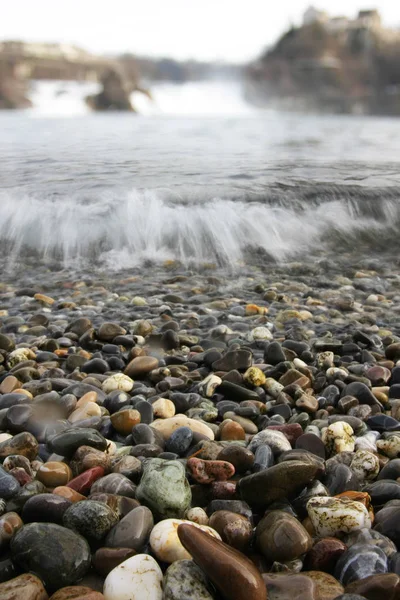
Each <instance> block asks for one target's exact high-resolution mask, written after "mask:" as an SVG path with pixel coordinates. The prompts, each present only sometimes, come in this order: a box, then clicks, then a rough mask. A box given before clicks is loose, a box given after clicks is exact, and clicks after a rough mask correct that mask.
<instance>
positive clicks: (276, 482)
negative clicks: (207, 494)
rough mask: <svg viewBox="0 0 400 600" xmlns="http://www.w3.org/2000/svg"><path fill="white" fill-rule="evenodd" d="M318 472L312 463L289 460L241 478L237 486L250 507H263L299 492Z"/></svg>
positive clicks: (317, 467)
mask: <svg viewBox="0 0 400 600" xmlns="http://www.w3.org/2000/svg"><path fill="white" fill-rule="evenodd" d="M319 472H320V467H319V466H318V465H317V464H313V463H304V462H301V461H298V460H291V461H287V462H282V463H280V464H278V465H274V466H273V467H270V468H269V469H266V470H263V471H260V472H259V473H255V474H254V475H248V476H246V477H243V478H242V479H241V480H240V482H239V485H238V488H239V493H240V496H241V498H242V500H244V501H245V502H248V503H249V504H250V505H261V506H263V505H264V506H265V505H268V504H271V503H272V502H275V501H276V500H282V499H283V498H289V497H290V496H291V495H292V494H294V493H296V491H300V490H301V488H303V487H305V486H306V485H307V484H308V483H310V481H312V480H313V479H314V477H316V476H317V474H318V473H319Z"/></svg>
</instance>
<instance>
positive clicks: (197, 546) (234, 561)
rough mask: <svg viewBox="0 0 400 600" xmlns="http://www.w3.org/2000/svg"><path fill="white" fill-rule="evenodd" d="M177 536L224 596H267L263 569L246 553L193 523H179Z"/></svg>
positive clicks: (230, 599) (241, 599) (242, 599)
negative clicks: (194, 525) (255, 564)
mask: <svg viewBox="0 0 400 600" xmlns="http://www.w3.org/2000/svg"><path fill="white" fill-rule="evenodd" d="M178 536H179V539H180V541H181V543H182V544H183V546H184V547H185V548H186V550H187V551H188V552H189V553H190V554H191V555H192V557H193V560H194V561H195V563H196V564H198V565H199V567H200V568H201V569H202V570H203V571H204V572H205V574H206V575H207V577H209V579H210V580H211V581H212V582H213V583H214V585H215V586H216V587H217V588H218V589H219V591H220V592H221V594H222V595H223V597H224V598H225V600H249V599H250V598H251V600H266V599H267V590H266V587H265V584H264V581H263V579H262V577H261V574H260V572H259V571H258V570H257V569H256V567H255V566H254V564H253V563H252V562H251V561H250V560H249V559H248V558H246V556H244V554H242V553H241V552H238V551H237V550H234V549H233V548H231V547H230V546H228V545H227V544H224V543H223V542H220V541H219V540H216V539H215V538H213V537H211V536H210V535H208V534H207V533H204V532H203V531H201V530H200V529H198V528H197V527H193V525H186V524H182V525H179V527H178Z"/></svg>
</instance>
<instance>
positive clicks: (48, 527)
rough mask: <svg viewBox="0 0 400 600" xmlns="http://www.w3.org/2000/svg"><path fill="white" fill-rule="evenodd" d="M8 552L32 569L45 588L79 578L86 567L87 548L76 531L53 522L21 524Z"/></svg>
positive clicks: (88, 555) (66, 583) (87, 560)
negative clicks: (22, 525)
mask: <svg viewBox="0 0 400 600" xmlns="http://www.w3.org/2000/svg"><path fill="white" fill-rule="evenodd" d="M11 556H12V559H13V561H15V562H16V563H17V564H18V565H19V566H20V567H21V568H22V569H24V570H25V571H32V572H33V573H36V574H37V575H38V576H39V577H40V578H41V579H42V580H43V583H44V584H45V586H46V589H47V590H48V591H54V590H57V589H59V588H61V587H65V586H67V585H72V584H73V583H75V582H76V581H79V579H81V578H82V577H83V576H84V575H85V573H86V572H87V571H88V569H89V567H90V548H89V544H88V543H87V541H86V540H85V539H84V538H83V537H81V536H80V535H78V534H77V533H75V532H73V531H70V530H69V529H66V528H65V527H61V526H60V525H55V524H54V523H30V524H29V525H24V527H22V528H21V529H20V530H19V531H18V532H17V533H16V535H15V536H14V538H13V539H12V541H11Z"/></svg>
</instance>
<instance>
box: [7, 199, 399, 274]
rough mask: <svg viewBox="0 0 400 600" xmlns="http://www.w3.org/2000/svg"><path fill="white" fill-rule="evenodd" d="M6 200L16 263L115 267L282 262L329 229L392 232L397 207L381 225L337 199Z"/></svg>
mask: <svg viewBox="0 0 400 600" xmlns="http://www.w3.org/2000/svg"><path fill="white" fill-rule="evenodd" d="M0 202H1V206H2V211H1V212H0V240H2V241H3V242H6V243H7V248H8V256H9V259H10V262H12V260H13V259H17V258H18V257H19V256H20V255H21V253H22V252H25V251H26V250H27V249H31V250H35V251H37V252H38V253H39V254H40V255H41V256H42V257H44V258H47V257H51V256H55V255H56V256H58V257H61V258H62V259H63V261H64V263H65V264H71V263H75V261H81V260H82V259H90V258H92V257H93V256H97V257H100V258H101V261H102V262H103V264H105V265H106V266H108V267H110V268H122V267H129V266H133V265H136V264H138V263H139V262H141V261H143V260H144V259H149V258H150V259H155V260H164V259H166V258H176V259H179V260H181V261H183V262H190V261H192V260H194V261H196V262H202V261H214V262H215V261H216V262H219V263H221V264H231V265H234V264H239V263H240V262H241V261H243V260H244V257H245V252H246V250H247V249H248V248H249V247H252V248H258V249H262V250H264V251H265V252H267V253H268V254H269V255H271V256H272V257H274V258H275V259H276V260H278V261H280V260H284V259H286V258H287V257H289V256H291V255H298V254H301V253H303V252H307V250H308V249H309V248H310V247H312V245H315V244H318V243H319V240H323V237H324V234H325V233H326V232H330V231H340V232H341V233H343V232H352V231H353V230H354V231H355V230H356V229H357V228H360V227H365V228H366V229H367V230H369V229H371V228H375V229H378V232H379V231H386V230H387V228H388V225H391V224H392V223H393V221H392V220H393V218H394V217H393V215H394V211H396V210H398V209H397V208H396V202H397V201H396V200H392V201H389V200H388V201H386V204H384V205H383V214H384V215H385V218H384V219H383V220H382V221H381V222H379V223H378V222H376V221H375V220H374V219H373V218H372V217H370V216H364V217H363V215H362V214H356V213H355V212H354V207H351V206H349V205H348V204H347V203H346V202H343V201H339V200H338V201H330V202H325V203H322V204H320V205H319V206H318V205H317V206H316V205H315V204H312V205H309V206H307V205H304V206H303V207H302V208H300V207H299V206H297V207H296V206H293V207H292V208H283V207H282V206H271V205H268V204H262V203H258V202H257V203H248V202H244V201H240V200H237V201H232V200H227V199H222V198H209V200H208V201H203V202H201V203H198V202H191V203H182V202H178V201H177V199H176V198H173V196H172V195H171V194H168V193H165V192H161V191H157V190H145V191H139V190H136V189H134V190H132V191H130V192H128V193H124V194H120V195H119V196H118V197H115V195H114V194H110V193H109V194H105V193H103V194H102V195H99V197H98V198H96V199H94V200H93V201H87V200H86V201H85V202H83V201H81V199H80V198H79V197H67V198H64V199H62V198H60V197H57V199H56V200H52V199H49V198H47V199H46V198H37V197H32V196H24V195H22V194H20V193H18V194H17V193H16V192H13V193H10V194H7V193H6V192H3V193H2V194H1V195H0ZM396 214H397V213H396Z"/></svg>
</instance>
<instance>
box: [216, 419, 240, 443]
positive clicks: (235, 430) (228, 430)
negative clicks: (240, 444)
mask: <svg viewBox="0 0 400 600" xmlns="http://www.w3.org/2000/svg"><path fill="white" fill-rule="evenodd" d="M219 431H220V439H221V440H223V441H230V440H244V439H246V433H245V430H244V429H243V427H242V426H241V425H240V423H235V421H223V422H222V423H221V425H220V427H219Z"/></svg>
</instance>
